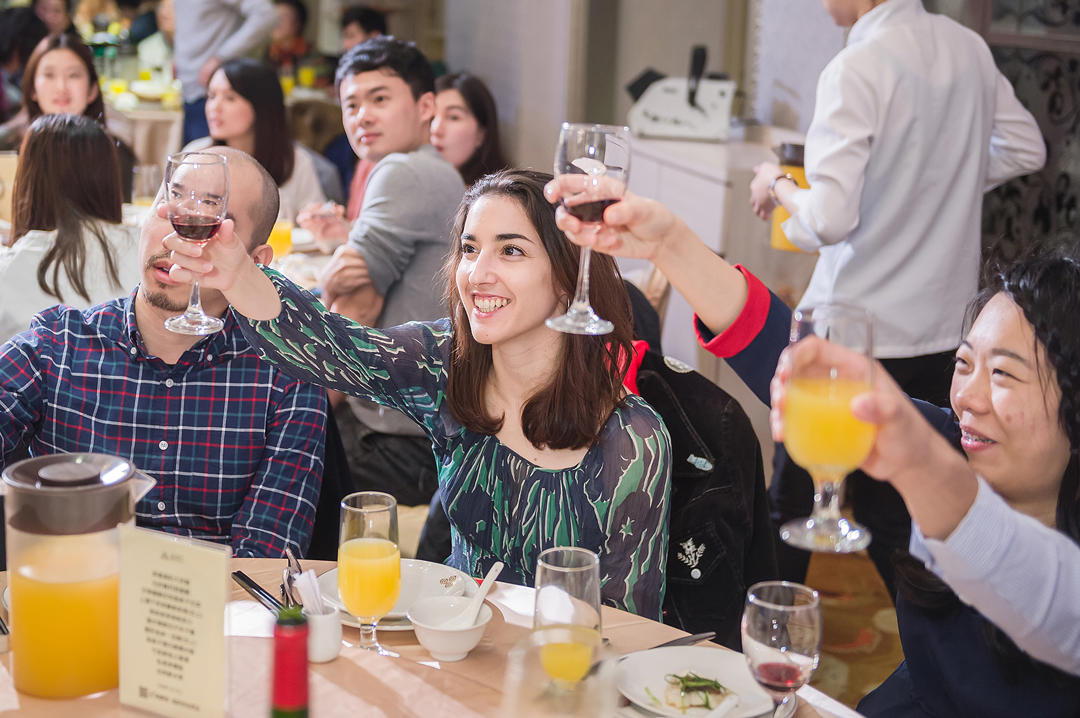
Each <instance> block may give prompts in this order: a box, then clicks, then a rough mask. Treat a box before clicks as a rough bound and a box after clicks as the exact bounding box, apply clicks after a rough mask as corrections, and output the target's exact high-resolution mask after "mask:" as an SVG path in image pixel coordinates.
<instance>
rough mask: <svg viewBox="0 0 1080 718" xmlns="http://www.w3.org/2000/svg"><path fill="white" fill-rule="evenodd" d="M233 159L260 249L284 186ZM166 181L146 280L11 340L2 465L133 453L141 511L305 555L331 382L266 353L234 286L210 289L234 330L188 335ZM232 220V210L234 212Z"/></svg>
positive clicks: (60, 310)
mask: <svg viewBox="0 0 1080 718" xmlns="http://www.w3.org/2000/svg"><path fill="white" fill-rule="evenodd" d="M214 151H220V152H221V153H222V154H224V155H226V157H228V163H229V178H230V182H229V184H230V196H229V220H226V221H225V222H224V223H223V224H222V226H221V229H220V230H219V231H220V232H222V233H227V232H236V233H237V234H238V235H240V236H241V237H245V236H246V237H248V238H249V243H248V246H249V247H250V249H251V254H252V256H253V257H254V258H255V260H256V261H258V262H261V263H266V262H269V261H270V259H271V258H272V256H273V250H272V249H271V248H270V247H269V245H267V244H266V243H265V242H266V239H267V237H269V235H270V229H271V228H272V227H273V224H274V221H275V219H276V218H277V212H278V190H277V186H276V185H275V184H274V181H273V179H272V178H271V177H270V175H269V174H268V173H267V172H266V170H264V169H263V168H262V167H261V166H260V165H259V164H258V163H257V162H256V161H255V160H254V159H252V158H251V157H250V156H248V155H246V154H244V153H243V152H240V151H237V150H230V149H227V148H214ZM163 197H164V192H159V193H158V198H157V201H156V202H155V204H154V207H153V209H152V210H151V211H150V213H149V216H148V217H147V219H146V221H145V223H144V224H143V228H142V236H141V240H140V246H139V253H140V260H141V262H142V265H143V276H142V282H141V283H140V285H139V286H138V287H137V288H136V289H135V291H134V292H132V293H131V294H130V295H129V296H127V297H122V298H120V299H114V300H112V301H110V302H106V303H104V304H100V305H98V306H96V307H92V308H90V309H87V310H85V311H78V310H75V309H72V308H70V307H65V306H57V307H53V308H51V309H47V310H45V311H43V312H41V313H40V314H38V315H37V316H36V317H35V318H34V320H33V322H32V323H31V325H30V329H29V330H28V331H26V332H23V333H21V334H18V335H16V336H15V337H13V338H12V339H11V340H10V341H8V342H6V343H5V344H3V345H0V468H2V467H3V466H5V465H6V464H7V462H8V461H9V459H10V458H11V457H12V456H13V454H14V452H15V450H16V449H18V448H20V447H23V448H25V449H28V450H29V452H30V454H32V455H41V454H54V453H61V452H95V453H102V454H111V455H114V456H121V457H124V458H125V459H129V460H130V461H132V462H133V463H134V464H135V465H136V466H137V467H138V468H139V469H141V470H142V471H144V472H145V473H147V474H149V475H150V476H152V477H153V478H155V479H156V480H157V485H156V486H155V487H154V488H153V489H152V490H151V491H150V492H149V493H148V494H147V495H146V496H145V497H144V498H143V499H142V500H141V501H139V503H138V506H137V519H136V520H137V523H138V524H139V525H141V526H146V527H150V528H155V529H161V530H164V531H168V532H171V533H175V534H180V535H183V536H191V537H195V538H201V539H209V540H212V541H217V542H220V543H228V544H230V545H231V546H232V550H233V555H235V556H245V557H250V556H271V557H276V556H281V555H283V553H284V550H285V547H286V546H289V547H291V548H292V549H293V550H294V551H298V552H299V553H300V554H301V555H303V553H304V552H305V551H306V549H307V546H308V543H309V542H310V540H311V529H312V524H313V522H314V518H315V506H316V504H317V502H318V498H319V488H320V484H321V481H322V466H323V442H324V439H325V436H326V393H325V392H324V391H323V390H322V389H320V388H319V387H315V386H312V385H310V384H305V383H303V382H300V381H297V380H295V379H293V378H291V377H289V376H287V375H285V374H283V373H281V372H280V371H279V370H278V369H276V368H274V367H273V365H271V364H270V363H269V362H266V361H263V360H261V359H259V357H258V355H257V354H256V352H255V350H254V349H252V348H251V346H250V345H249V344H248V343H247V341H246V340H245V339H244V337H243V335H242V334H241V333H240V330H239V328H238V327H237V324H236V319H235V318H234V317H233V316H232V312H231V311H230V310H229V308H228V304H227V302H226V301H225V298H224V297H223V296H222V295H221V294H220V293H219V292H216V291H213V290H203V291H202V305H203V309H204V310H205V311H206V312H207V313H208V314H211V315H214V316H219V317H223V318H224V319H225V328H224V329H223V330H222V331H220V332H218V333H216V334H211V335H209V336H206V337H194V336H187V335H183V334H174V333H172V332H170V331H168V330H167V329H165V325H164V321H165V319H166V318H168V317H170V316H174V315H176V314H179V313H180V312H182V311H183V310H184V309H185V308H186V306H187V301H188V295H189V294H190V291H191V287H190V286H189V285H186V284H178V283H176V282H174V281H172V280H171V279H170V278H169V268H170V266H171V265H172V262H171V261H170V259H169V252H168V250H166V249H165V248H164V247H163V246H162V244H161V242H162V240H163V239H164V238H165V237H166V236H167V235H168V234H169V233H170V232H171V231H172V227H171V226H170V224H169V221H168V218H167V214H166V211H165V206H164V202H163ZM230 220H231V221H230Z"/></svg>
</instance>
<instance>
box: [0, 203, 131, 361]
mask: <svg viewBox="0 0 1080 718" xmlns="http://www.w3.org/2000/svg"><path fill="white" fill-rule="evenodd" d="M95 224H96V226H97V227H99V228H100V229H101V230H102V233H103V236H104V237H105V241H106V242H107V243H108V245H109V247H110V248H111V249H112V255H113V261H114V263H115V266H116V272H117V275H118V276H119V278H120V284H119V285H116V284H114V283H113V281H112V279H111V278H110V277H109V273H108V272H107V271H106V269H105V256H104V255H103V254H102V253H101V245H99V244H98V242H97V240H96V239H95V238H94V237H93V236H90V235H89V234H88V230H84V242H85V244H86V260H85V263H84V265H83V284H84V286H85V287H86V292H87V294H89V295H90V300H89V301H87V300H86V299H85V298H83V297H81V296H79V295H78V294H77V293H76V292H75V289H74V288H73V287H72V286H71V282H69V281H68V278H67V273H66V272H65V271H64V269H63V267H61V268H60V272H59V274H57V280H56V284H58V285H59V289H60V294H61V296H62V297H63V301H62V302H61V301H60V300H59V299H57V298H56V297H54V296H52V295H50V294H46V293H45V291H44V290H43V289H42V288H41V287H40V286H38V281H37V270H38V265H39V264H41V260H42V259H43V258H44V257H45V253H46V252H48V251H49V248H50V247H51V246H52V244H53V242H54V241H55V240H56V230H52V231H48V232H45V231H42V230H37V229H35V230H31V231H29V232H27V233H26V234H24V235H23V236H21V237H19V238H18V239H17V240H15V243H14V244H12V245H11V246H10V247H0V297H2V298H3V300H2V301H0V342H5V341H7V340H8V339H10V338H11V337H13V336H15V335H16V334H18V333H19V332H22V331H26V330H27V329H28V328H29V327H30V320H31V319H33V317H34V315H35V314H37V313H38V312H40V311H41V310H42V309H48V308H49V307H51V306H54V305H56V304H66V305H68V306H70V307H75V308H76V309H88V308H89V307H92V306H94V305H96V304H101V303H102V302H106V301H108V300H110V299H115V298H116V297H121V296H124V295H126V294H128V293H129V292H130V291H131V290H132V289H134V288H135V285H136V284H138V283H139V282H140V281H141V279H142V272H141V268H140V265H139V230H138V228H137V227H128V226H126V225H123V224H109V223H107V222H96V223H95ZM55 266H56V265H55V264H54V265H52V266H50V267H49V283H50V284H52V269H53V267H55Z"/></svg>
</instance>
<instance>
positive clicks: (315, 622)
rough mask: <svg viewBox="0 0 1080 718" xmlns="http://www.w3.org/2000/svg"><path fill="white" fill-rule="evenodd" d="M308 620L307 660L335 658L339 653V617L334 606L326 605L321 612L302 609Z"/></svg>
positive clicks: (323, 661)
mask: <svg viewBox="0 0 1080 718" xmlns="http://www.w3.org/2000/svg"><path fill="white" fill-rule="evenodd" d="M304 616H305V617H306V618H307V622H308V643H307V652H308V660H309V661H311V662H312V663H326V662H327V661H332V660H334V659H335V658H337V655H338V653H341V618H340V617H339V616H338V611H337V609H336V608H331V607H329V606H327V607H326V608H325V611H324V612H323V613H312V612H311V611H308V609H306V608H305V609H304Z"/></svg>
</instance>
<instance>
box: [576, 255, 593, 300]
mask: <svg viewBox="0 0 1080 718" xmlns="http://www.w3.org/2000/svg"><path fill="white" fill-rule="evenodd" d="M591 259H592V250H591V249H589V248H588V247H582V248H581V261H579V262H578V275H577V290H576V291H575V292H574V304H573V307H574V308H575V309H587V308H588V307H589V263H590V260H591Z"/></svg>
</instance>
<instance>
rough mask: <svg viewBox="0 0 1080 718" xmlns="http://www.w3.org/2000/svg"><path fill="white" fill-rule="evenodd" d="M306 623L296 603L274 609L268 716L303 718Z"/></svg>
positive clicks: (306, 685) (306, 713) (306, 679)
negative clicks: (272, 671) (280, 608)
mask: <svg viewBox="0 0 1080 718" xmlns="http://www.w3.org/2000/svg"><path fill="white" fill-rule="evenodd" d="M307 639H308V625H307V618H305V617H304V614H303V611H302V609H301V608H300V606H290V607H288V608H283V609H282V610H281V611H279V612H278V619H277V623H276V624H275V625H274V674H273V693H272V696H271V706H270V715H271V716H272V718H307V715H308V660H307Z"/></svg>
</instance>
